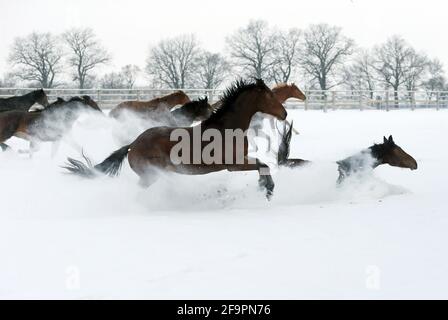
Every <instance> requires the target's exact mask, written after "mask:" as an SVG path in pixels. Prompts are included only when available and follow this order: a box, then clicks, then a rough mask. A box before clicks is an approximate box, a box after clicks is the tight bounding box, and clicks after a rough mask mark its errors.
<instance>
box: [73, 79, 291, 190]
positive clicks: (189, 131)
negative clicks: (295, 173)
mask: <svg viewBox="0 0 448 320" xmlns="http://www.w3.org/2000/svg"><path fill="white" fill-rule="evenodd" d="M221 101H222V106H221V108H220V109H219V110H217V111H215V112H214V114H213V115H212V116H211V117H210V118H209V119H207V120H205V121H204V122H202V123H201V124H200V125H198V126H196V127H190V128H169V127H158V128H151V129H149V130H147V131H145V132H144V133H142V134H141V135H140V136H139V137H138V138H137V139H136V140H135V141H134V142H133V143H131V144H129V145H126V146H124V147H122V148H120V149H119V150H117V151H115V152H114V153H113V154H112V155H111V156H109V157H108V158H107V159H106V160H104V161H103V162H102V163H100V164H98V165H96V166H95V167H93V168H92V167H90V166H86V165H85V164H83V163H81V162H80V161H77V160H74V159H70V158H69V159H68V161H69V165H68V166H67V167H66V168H67V169H68V170H69V171H71V172H72V173H75V174H77V175H81V176H89V177H92V176H95V171H97V172H100V173H103V174H108V175H110V176H115V175H117V174H118V173H119V170H120V168H121V164H122V162H123V161H124V159H125V158H126V156H127V155H128V161H129V164H130V166H131V168H132V169H133V170H134V172H136V173H137V175H138V176H139V177H140V184H141V185H142V186H146V187H148V186H150V185H151V184H152V183H154V182H155V180H156V179H157V174H158V171H159V170H163V171H171V172H177V173H183V174H190V175H200V174H208V173H212V172H217V171H222V170H228V171H250V170H256V171H258V172H259V174H260V180H259V183H260V186H262V187H263V188H265V189H266V192H267V197H268V198H270V197H271V196H272V194H273V190H274V182H273V180H272V177H271V176H270V173H269V167H267V166H266V165H264V164H263V163H261V162H260V161H258V160H255V159H250V158H249V157H248V156H247V151H248V142H247V135H246V134H247V132H246V131H247V129H248V128H249V124H250V121H251V119H252V117H253V115H254V114H255V113H257V112H262V113H267V114H270V115H272V116H274V117H276V118H278V119H280V120H285V119H286V116H287V112H286V110H285V109H284V108H283V106H282V104H281V103H280V102H279V101H278V100H277V99H276V98H275V96H274V94H273V93H272V91H271V90H270V89H269V88H268V87H267V86H266V85H265V84H264V82H263V81H262V80H257V81H256V82H255V83H247V82H244V81H237V82H236V83H235V84H234V85H233V86H232V87H231V88H229V89H228V90H227V91H226V93H225V94H224V96H223V97H222V99H221ZM211 132H213V133H214V135H213V138H212V137H211V136H209V137H208V139H206V138H204V137H205V135H208V134H210V133H211ZM229 132H230V133H231V134H233V133H235V132H236V133H238V132H241V137H242V139H238V137H237V138H236V140H237V141H236V143H235V140H234V139H233V138H232V140H231V141H230V143H229V141H228V140H227V139H224V138H223V137H226V136H227V135H228V134H229ZM177 134H179V136H178V135H177ZM174 136H176V137H174ZM197 137H199V142H197V140H196V138H197ZM201 137H202V139H201ZM179 138H181V139H180V141H179ZM182 138H184V139H182ZM219 138H221V140H220V139H219ZM211 141H213V142H214V145H215V146H217V148H215V149H213V150H210V149H209V147H210V145H211ZM179 145H184V146H187V147H186V148H185V149H181V150H180V151H179V150H177V148H178V147H179ZM175 149H176V151H177V152H176V154H175V156H173V151H174V150H175ZM207 151H208V152H209V155H210V156H211V158H213V159H212V161H209V160H210V159H207V157H206V156H204V154H207ZM228 155H230V156H229V157H227V156H228ZM179 158H181V161H179V160H180V159H179ZM89 162H90V161H88V163H89Z"/></svg>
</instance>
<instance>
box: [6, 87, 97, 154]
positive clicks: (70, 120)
mask: <svg viewBox="0 0 448 320" xmlns="http://www.w3.org/2000/svg"><path fill="white" fill-rule="evenodd" d="M89 109H93V110H95V111H99V112H101V109H100V108H99V107H98V105H97V104H96V102H95V101H93V100H92V99H91V98H90V97H89V96H83V97H81V98H80V97H74V98H72V99H70V100H69V101H65V100H63V99H61V98H58V100H57V101H56V102H54V103H52V104H51V105H49V106H48V107H46V108H45V109H43V110H41V111H35V112H26V111H7V112H2V113H0V147H1V148H2V149H3V150H5V149H7V148H8V145H6V144H5V143H4V142H5V141H7V140H8V139H9V138H11V137H13V136H15V137H18V138H22V139H25V140H28V141H30V152H33V151H35V150H36V147H37V143H39V142H57V141H59V140H60V139H61V138H62V137H63V136H64V134H65V133H66V132H67V131H69V130H70V129H71V127H72V126H73V124H74V122H75V121H76V119H77V118H78V117H79V115H80V114H81V112H82V111H84V110H89Z"/></svg>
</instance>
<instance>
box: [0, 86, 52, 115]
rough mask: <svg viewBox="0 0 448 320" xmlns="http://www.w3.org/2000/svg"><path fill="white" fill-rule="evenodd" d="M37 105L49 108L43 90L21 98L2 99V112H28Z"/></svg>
mask: <svg viewBox="0 0 448 320" xmlns="http://www.w3.org/2000/svg"><path fill="white" fill-rule="evenodd" d="M36 103H38V104H40V105H41V106H43V107H47V106H48V98H47V95H46V94H45V91H44V90H43V89H40V90H36V91H33V92H30V93H27V94H25V95H23V96H20V97H11V98H6V99H0V112H5V111H12V110H18V111H28V110H29V109H30V108H31V107H32V106H33V105H34V104H36Z"/></svg>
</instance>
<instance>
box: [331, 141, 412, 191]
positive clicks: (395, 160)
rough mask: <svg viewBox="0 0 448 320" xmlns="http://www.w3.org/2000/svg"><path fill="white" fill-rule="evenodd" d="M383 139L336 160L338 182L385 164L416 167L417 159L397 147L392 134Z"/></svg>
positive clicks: (409, 167) (408, 167) (407, 167)
mask: <svg viewBox="0 0 448 320" xmlns="http://www.w3.org/2000/svg"><path fill="white" fill-rule="evenodd" d="M383 139H384V141H383V143H382V144H374V145H373V146H371V147H370V148H368V149H366V150H363V151H361V152H360V153H358V154H355V155H353V156H351V157H348V158H346V159H344V160H340V161H338V162H336V163H337V164H338V172H339V178H338V181H337V182H338V184H341V183H342V182H343V181H344V180H345V179H346V178H347V177H349V176H351V175H353V174H356V173H357V172H360V171H363V170H366V169H368V170H369V169H370V170H373V169H375V168H377V167H378V166H381V165H385V164H388V165H390V166H392V167H399V168H405V169H411V170H417V169H418V164H417V161H416V160H415V159H414V158H413V157H412V156H411V155H409V154H407V153H406V152H405V151H404V150H403V149H402V148H401V147H399V146H398V145H397V144H396V143H395V141H394V138H393V137H392V136H390V137H389V138H386V137H384V138H383Z"/></svg>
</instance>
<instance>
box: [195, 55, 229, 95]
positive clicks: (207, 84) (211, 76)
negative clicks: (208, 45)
mask: <svg viewBox="0 0 448 320" xmlns="http://www.w3.org/2000/svg"><path fill="white" fill-rule="evenodd" d="M196 65H197V69H198V70H197V86H198V87H200V88H204V89H216V88H218V87H219V86H220V85H221V84H222V83H223V82H224V81H225V80H226V79H227V77H228V76H229V74H230V64H229V63H228V62H227V60H226V59H225V58H224V57H223V56H221V55H220V54H219V53H211V52H208V51H204V52H202V53H201V55H200V56H199V57H198V61H197V64H196Z"/></svg>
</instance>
